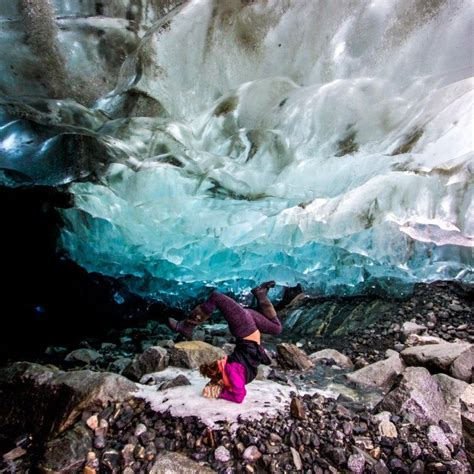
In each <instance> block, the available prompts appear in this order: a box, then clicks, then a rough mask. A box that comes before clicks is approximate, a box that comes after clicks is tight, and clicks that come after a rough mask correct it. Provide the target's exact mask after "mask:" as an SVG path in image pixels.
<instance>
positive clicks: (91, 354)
mask: <svg viewBox="0 0 474 474" xmlns="http://www.w3.org/2000/svg"><path fill="white" fill-rule="evenodd" d="M101 358H102V354H99V352H97V351H94V350H92V349H76V350H75V351H72V352H70V353H69V354H68V355H67V356H66V357H65V359H64V360H65V361H66V362H82V363H84V364H89V363H91V362H94V361H96V360H98V359H101Z"/></svg>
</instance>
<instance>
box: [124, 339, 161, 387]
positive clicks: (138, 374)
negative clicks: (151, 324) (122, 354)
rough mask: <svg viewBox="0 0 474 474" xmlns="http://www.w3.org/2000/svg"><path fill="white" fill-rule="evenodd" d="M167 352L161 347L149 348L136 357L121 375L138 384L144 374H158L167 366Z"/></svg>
mask: <svg viewBox="0 0 474 474" xmlns="http://www.w3.org/2000/svg"><path fill="white" fill-rule="evenodd" d="M169 360H170V358H169V355H168V351H167V350H166V349H164V348H163V347H159V346H152V347H149V348H148V349H147V350H146V351H145V352H144V353H143V354H140V355H139V356H138V357H136V358H135V359H134V360H133V362H131V363H130V364H129V365H128V366H127V367H126V368H125V370H124V371H123V375H124V376H125V377H128V378H129V379H131V380H134V381H136V382H138V381H139V380H140V379H141V378H142V377H143V376H144V375H145V374H151V373H153V372H159V371H160V370H164V369H166V367H168V364H169Z"/></svg>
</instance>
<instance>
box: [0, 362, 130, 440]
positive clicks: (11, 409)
mask: <svg viewBox="0 0 474 474" xmlns="http://www.w3.org/2000/svg"><path fill="white" fill-rule="evenodd" d="M135 390H136V386H135V384H134V383H132V382H130V381H129V380H127V379H126V378H124V377H122V376H120V375H117V374H111V373H108V372H92V371H90V370H75V371H71V372H63V371H60V370H59V369H57V368H56V367H52V366H42V365H39V364H33V363H30V362H16V363H14V364H11V365H10V366H7V367H5V368H3V369H0V431H2V430H7V431H8V432H10V433H11V435H12V436H15V435H20V434H23V433H32V434H33V435H35V436H36V437H37V439H45V438H50V437H55V436H57V435H58V434H59V433H61V432H62V431H64V430H66V429H67V428H69V427H70V426H72V425H73V424H74V422H75V420H76V419H77V418H78V416H79V415H80V413H81V412H82V411H84V410H89V411H91V412H93V413H94V412H97V411H99V410H101V409H102V408H103V407H105V406H106V405H107V403H109V402H111V401H122V400H124V399H126V398H128V397H129V396H130V395H131V394H132V393H133V392H134V391H135ZM12 400H15V403H12Z"/></svg>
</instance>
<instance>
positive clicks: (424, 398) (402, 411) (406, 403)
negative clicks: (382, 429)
mask: <svg viewBox="0 0 474 474" xmlns="http://www.w3.org/2000/svg"><path fill="white" fill-rule="evenodd" d="M380 408H382V409H384V410H388V411H390V412H392V413H397V414H399V415H402V416H404V417H405V418H407V419H408V420H410V421H411V422H416V423H419V424H421V425H427V424H433V423H437V422H438V421H439V419H440V418H441V417H442V416H443V414H444V412H445V409H446V406H445V402H444V397H443V393H442V391H441V388H440V386H439V384H438V382H437V381H436V379H434V378H433V377H432V376H431V375H430V373H429V372H428V370H426V369H425V368H423V367H408V368H407V369H405V371H404V372H403V374H402V376H401V379H400V380H399V382H398V383H397V385H396V387H395V388H394V389H393V390H392V391H390V392H389V393H388V394H387V395H385V397H384V398H383V400H382V401H381V403H380Z"/></svg>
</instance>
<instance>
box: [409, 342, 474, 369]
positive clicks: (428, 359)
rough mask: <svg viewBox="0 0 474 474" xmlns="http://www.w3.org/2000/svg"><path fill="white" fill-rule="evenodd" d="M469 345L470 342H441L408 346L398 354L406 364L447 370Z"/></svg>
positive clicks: (470, 345)
mask: <svg viewBox="0 0 474 474" xmlns="http://www.w3.org/2000/svg"><path fill="white" fill-rule="evenodd" d="M471 347H472V344H469V343H468V342H452V343H451V342H443V343H442V344H429V345H424V346H415V347H408V348H407V349H404V350H403V351H402V352H401V353H400V354H401V356H402V358H403V360H404V361H405V363H406V364H407V365H412V366H422V367H426V368H427V369H429V370H430V371H434V372H440V371H441V372H448V370H449V366H450V365H451V364H452V363H453V362H454V361H455V360H456V359H457V358H458V357H459V356H460V355H461V354H463V352H465V351H467V350H469V349H470V348H471Z"/></svg>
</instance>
